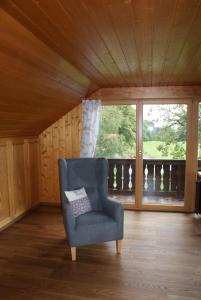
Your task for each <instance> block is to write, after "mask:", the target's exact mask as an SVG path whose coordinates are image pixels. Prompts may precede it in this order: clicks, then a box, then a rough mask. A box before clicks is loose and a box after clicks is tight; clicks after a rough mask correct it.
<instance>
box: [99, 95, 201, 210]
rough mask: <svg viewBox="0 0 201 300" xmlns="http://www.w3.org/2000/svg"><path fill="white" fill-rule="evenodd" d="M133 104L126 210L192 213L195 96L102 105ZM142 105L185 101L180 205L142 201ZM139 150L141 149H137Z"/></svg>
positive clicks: (195, 164)
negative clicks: (132, 164) (131, 187)
mask: <svg viewBox="0 0 201 300" xmlns="http://www.w3.org/2000/svg"><path fill="white" fill-rule="evenodd" d="M125 104H129V105H132V104H133V105H136V170H135V202H133V204H131V203H129V204H124V207H125V208H126V209H134V210H148V211H170V212H193V211H194V208H195V192H196V186H195V181H196V178H197V168H198V160H197V159H198V158H197V152H198V105H199V100H198V99H196V98H194V99H193V98H186V99H185V98H184V99H181V98H171V99H163V98H161V99H138V100H135V99H130V100H129V101H125V100H122V101H118V102H116V103H115V101H114V100H113V101H112V102H109V101H108V102H107V103H106V102H104V105H125ZM143 104H153V105H154V104H160V105H163V104H187V105H188V110H187V127H186V129H187V137H186V145H187V146H186V169H185V192H184V206H178V205H174V206H172V205H157V204H142V194H143V191H142V186H143V155H142V148H143V147H142V146H143ZM140 151H141V152H140Z"/></svg>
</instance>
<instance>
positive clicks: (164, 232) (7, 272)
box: [0, 207, 201, 300]
mask: <svg viewBox="0 0 201 300" xmlns="http://www.w3.org/2000/svg"><path fill="white" fill-rule="evenodd" d="M77 254H78V261H77V262H71V260H70V251H69V249H67V248H66V246H65V235H64V229H63V223H62V216H61V211H60V209H59V208H53V207H39V208H38V209H36V210H35V211H33V212H32V213H31V214H29V215H28V216H26V217H24V218H23V219H22V220H21V221H19V222H18V223H16V224H14V225H13V226H11V227H10V228H8V229H6V230H5V231H3V232H1V233H0V299H1V300H10V299H20V300H36V299H37V300H42V299H43V300H53V299H54V300H57V299H59V300H60V299H61V300H64V299H74V300H86V299H101V300H102V299H107V300H114V299H115V300H118V299H121V300H124V299H125V300H126V299H132V300H135V299H136V300H193V299H201V220H200V218H198V217H196V216H195V215H188V214H179V213H161V212H134V211H126V212H125V239H124V242H123V249H122V254H121V255H116V254H115V242H110V243H105V244H101V245H93V246H87V247H80V248H79V249H78V253H77Z"/></svg>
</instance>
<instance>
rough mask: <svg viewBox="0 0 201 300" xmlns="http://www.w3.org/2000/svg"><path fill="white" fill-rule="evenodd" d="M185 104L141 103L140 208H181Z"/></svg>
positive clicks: (184, 150) (185, 127)
mask: <svg viewBox="0 0 201 300" xmlns="http://www.w3.org/2000/svg"><path fill="white" fill-rule="evenodd" d="M187 108H188V106H187V104H160V105H159V104H143V187H142V189H143V196H142V204H143V205H172V206H175V205H177V206H184V188H185V168H186V132H187Z"/></svg>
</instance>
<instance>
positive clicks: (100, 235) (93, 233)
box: [71, 211, 121, 246]
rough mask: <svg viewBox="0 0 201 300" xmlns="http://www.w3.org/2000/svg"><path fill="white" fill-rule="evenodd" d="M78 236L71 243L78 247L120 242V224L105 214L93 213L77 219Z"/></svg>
mask: <svg viewBox="0 0 201 300" xmlns="http://www.w3.org/2000/svg"><path fill="white" fill-rule="evenodd" d="M75 230H76V235H74V236H73V240H72V241H71V243H72V244H73V245H76V246H81V245H89V244H97V243H101V242H106V241H113V240H114V239H116V240H118V239H120V238H121V236H120V234H119V227H118V222H116V221H115V220H114V219H113V218H111V217H110V216H108V215H107V214H106V213H104V212H100V211H93V212H88V213H85V214H83V215H80V216H79V217H77V218H76V229H75Z"/></svg>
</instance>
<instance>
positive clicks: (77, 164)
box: [59, 158, 108, 210]
mask: <svg viewBox="0 0 201 300" xmlns="http://www.w3.org/2000/svg"><path fill="white" fill-rule="evenodd" d="M59 175H60V193H61V200H62V202H64V201H66V196H65V194H64V191H70V190H75V189H79V188H81V187H84V188H85V189H86V192H87V195H88V197H89V199H90V201H91V205H92V208H93V209H94V210H101V209H102V205H101V198H103V197H107V195H108V161H107V160H106V159H104V158H72V159H60V160H59Z"/></svg>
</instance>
